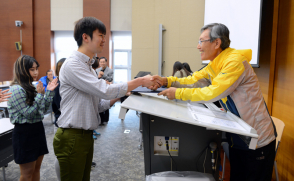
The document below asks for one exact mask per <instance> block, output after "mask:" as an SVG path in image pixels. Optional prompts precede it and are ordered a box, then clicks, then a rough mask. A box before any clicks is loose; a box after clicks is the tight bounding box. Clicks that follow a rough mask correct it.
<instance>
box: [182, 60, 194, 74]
mask: <svg viewBox="0 0 294 181" xmlns="http://www.w3.org/2000/svg"><path fill="white" fill-rule="evenodd" d="M183 66H184V67H185V69H186V70H188V71H189V72H190V73H193V71H192V70H191V68H190V65H189V64H188V63H187V62H184V63H183Z"/></svg>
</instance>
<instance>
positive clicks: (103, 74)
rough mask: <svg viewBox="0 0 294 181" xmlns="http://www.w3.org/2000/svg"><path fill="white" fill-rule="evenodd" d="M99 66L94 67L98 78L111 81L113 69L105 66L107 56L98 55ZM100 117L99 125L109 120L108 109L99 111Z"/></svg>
mask: <svg viewBox="0 0 294 181" xmlns="http://www.w3.org/2000/svg"><path fill="white" fill-rule="evenodd" d="M99 65H100V68H98V69H96V73H97V74H98V79H104V80H105V81H107V82H109V83H111V82H112V81H113V71H112V69H110V68H109V67H108V66H107V58H105V57H100V58H99ZM99 115H100V118H101V123H100V125H99V126H103V125H104V124H106V123H108V121H109V109H108V110H106V111H104V112H100V113H99Z"/></svg>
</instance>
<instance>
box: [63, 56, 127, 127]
mask: <svg viewBox="0 0 294 181" xmlns="http://www.w3.org/2000/svg"><path fill="white" fill-rule="evenodd" d="M92 63H93V60H91V59H90V57H88V56H87V55H85V54H83V53H81V52H78V51H74V52H73V53H72V55H71V56H70V57H69V58H67V59H66V61H65V62H64V63H63V65H62V67H61V70H60V73H59V80H60V95H61V98H62V99H61V103H60V109H61V115H60V117H59V119H58V126H59V127H61V128H76V129H84V130H94V129H97V128H98V125H99V124H100V116H99V112H103V111H105V110H107V109H109V108H110V101H109V100H110V99H114V98H119V97H122V96H124V95H125V94H126V93H127V90H128V84H127V83H122V84H111V85H108V84H107V83H106V82H105V80H102V79H98V78H97V75H96V73H95V71H94V70H93V69H92V67H91V65H92Z"/></svg>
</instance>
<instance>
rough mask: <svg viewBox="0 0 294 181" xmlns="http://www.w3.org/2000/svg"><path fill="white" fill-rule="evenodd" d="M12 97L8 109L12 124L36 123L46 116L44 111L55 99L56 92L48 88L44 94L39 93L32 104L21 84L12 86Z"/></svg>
mask: <svg viewBox="0 0 294 181" xmlns="http://www.w3.org/2000/svg"><path fill="white" fill-rule="evenodd" d="M10 92H12V95H11V98H10V99H8V102H7V109H8V112H9V117H10V121H11V123H12V124H15V123H18V124H23V123H36V122H40V121H42V120H43V118H44V113H46V112H47V110H48V109H49V107H50V104H51V103H52V101H53V97H54V92H53V91H49V90H47V91H46V92H45V94H44V95H42V94H40V93H38V94H37V96H36V97H35V101H34V103H33V105H32V106H29V105H28V104H27V103H26V91H25V90H24V89H23V88H22V87H21V86H20V85H13V86H11V87H10Z"/></svg>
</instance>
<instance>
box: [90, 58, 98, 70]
mask: <svg viewBox="0 0 294 181" xmlns="http://www.w3.org/2000/svg"><path fill="white" fill-rule="evenodd" d="M98 60H99V57H96V58H95V61H94V63H93V64H92V68H93V69H97V68H98V67H99V61H98Z"/></svg>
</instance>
